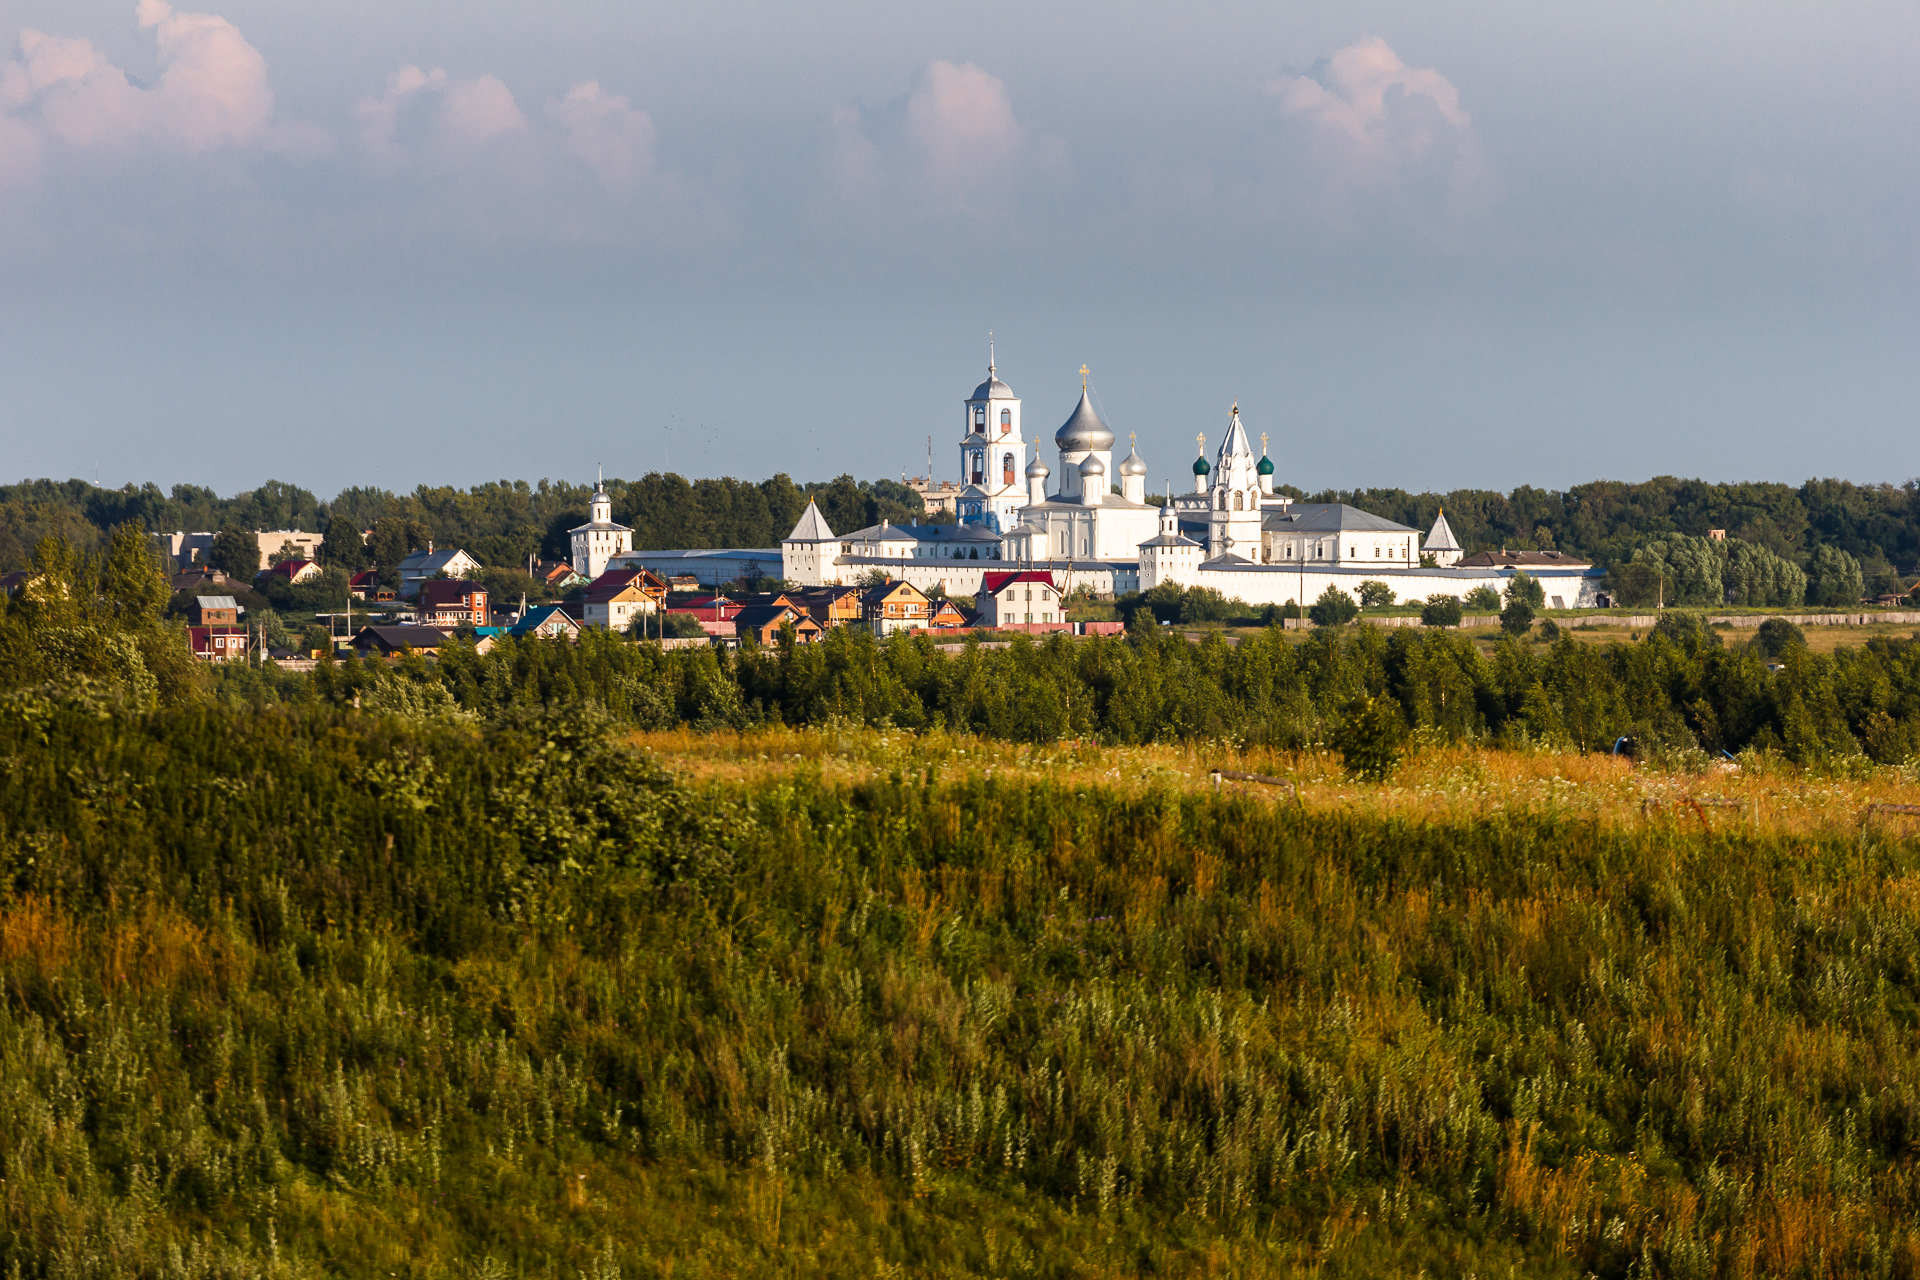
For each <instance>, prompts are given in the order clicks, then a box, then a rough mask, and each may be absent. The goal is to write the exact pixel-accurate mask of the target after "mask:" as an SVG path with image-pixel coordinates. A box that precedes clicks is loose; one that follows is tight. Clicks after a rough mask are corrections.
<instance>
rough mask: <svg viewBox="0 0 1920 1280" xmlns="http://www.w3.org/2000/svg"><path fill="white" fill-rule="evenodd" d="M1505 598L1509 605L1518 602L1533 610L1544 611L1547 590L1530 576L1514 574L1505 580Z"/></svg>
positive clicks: (1527, 574)
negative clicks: (1529, 606)
mask: <svg viewBox="0 0 1920 1280" xmlns="http://www.w3.org/2000/svg"><path fill="white" fill-rule="evenodd" d="M1506 598H1507V602H1508V603H1509V604H1511V603H1512V602H1513V601H1515V600H1519V601H1523V602H1525V603H1526V604H1528V605H1531V606H1532V607H1533V608H1535V609H1544V608H1545V607H1546V605H1547V589H1546V588H1545V587H1543V586H1541V585H1540V579H1538V578H1536V577H1534V576H1533V575H1532V574H1530V573H1516V574H1514V575H1513V577H1511V578H1509V579H1507V590H1506Z"/></svg>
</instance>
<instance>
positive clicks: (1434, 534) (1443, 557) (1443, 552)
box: [1420, 507, 1465, 569]
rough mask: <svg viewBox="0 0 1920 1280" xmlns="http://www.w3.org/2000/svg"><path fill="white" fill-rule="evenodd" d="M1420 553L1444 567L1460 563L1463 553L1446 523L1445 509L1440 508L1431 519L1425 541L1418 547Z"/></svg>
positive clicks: (1451, 528)
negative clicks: (1430, 525)
mask: <svg viewBox="0 0 1920 1280" xmlns="http://www.w3.org/2000/svg"><path fill="white" fill-rule="evenodd" d="M1420 554H1422V555H1428V556H1432V557H1433V562H1434V564H1436V565H1438V566H1439V567H1440V568H1442V569H1445V568H1448V567H1449V566H1451V565H1456V564H1458V563H1460V557H1461V556H1462V555H1464V554H1465V552H1464V551H1463V550H1462V549H1461V547H1460V543H1459V540H1458V539H1456V538H1455V537H1454V536H1453V526H1452V525H1450V524H1448V523H1447V509H1446V508H1445V507H1442V508H1440V514H1439V515H1437V516H1435V517H1434V519H1433V528H1431V529H1429V530H1428V531H1427V540H1426V543H1425V544H1424V545H1423V546H1422V547H1421V548H1420Z"/></svg>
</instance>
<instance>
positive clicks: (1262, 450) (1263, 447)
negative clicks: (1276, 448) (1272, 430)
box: [1260, 431, 1267, 453]
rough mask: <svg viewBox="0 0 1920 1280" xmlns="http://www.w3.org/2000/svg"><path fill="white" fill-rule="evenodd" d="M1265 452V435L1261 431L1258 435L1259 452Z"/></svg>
mask: <svg viewBox="0 0 1920 1280" xmlns="http://www.w3.org/2000/svg"><path fill="white" fill-rule="evenodd" d="M1266 451H1267V433H1266V432H1264V431H1262V432H1261V433H1260V452H1261V453H1265V452H1266Z"/></svg>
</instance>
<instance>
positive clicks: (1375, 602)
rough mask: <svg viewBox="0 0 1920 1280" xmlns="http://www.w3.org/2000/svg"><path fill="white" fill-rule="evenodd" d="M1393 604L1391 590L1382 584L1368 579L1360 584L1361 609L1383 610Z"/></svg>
mask: <svg viewBox="0 0 1920 1280" xmlns="http://www.w3.org/2000/svg"><path fill="white" fill-rule="evenodd" d="M1392 603H1393V588H1392V587H1390V586H1388V585H1387V584H1386V583H1384V582H1376V581H1374V580H1373V579H1371V578H1369V579H1368V580H1367V581H1365V582H1363V583H1361V584H1360V607H1361V608H1362V609H1385V608H1387V607H1388V606H1389V605H1391V604H1392Z"/></svg>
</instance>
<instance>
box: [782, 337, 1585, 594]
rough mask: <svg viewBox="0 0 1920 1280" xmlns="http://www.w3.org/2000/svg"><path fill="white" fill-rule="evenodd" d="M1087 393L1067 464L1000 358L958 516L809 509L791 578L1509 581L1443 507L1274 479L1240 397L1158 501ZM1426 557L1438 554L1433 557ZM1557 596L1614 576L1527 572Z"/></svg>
mask: <svg viewBox="0 0 1920 1280" xmlns="http://www.w3.org/2000/svg"><path fill="white" fill-rule="evenodd" d="M1080 373H1081V383H1080V399H1079V402H1078V403H1077V404H1076V405H1075V406H1074V407H1073V410H1072V411H1071V412H1070V413H1069V414H1068V415H1067V418H1066V421H1065V422H1063V423H1062V424H1061V425H1060V428H1059V429H1058V430H1057V431H1055V432H1054V437H1053V445H1054V458H1055V465H1054V466H1049V465H1048V463H1047V461H1046V460H1045V459H1044V458H1042V456H1041V450H1040V446H1039V444H1038V442H1037V441H1036V442H1035V443H1034V444H1033V445H1032V446H1031V447H1032V450H1033V453H1032V457H1031V459H1026V460H1024V463H1023V459H1025V451H1026V449H1027V448H1028V445H1027V444H1026V443H1025V438H1024V436H1023V435H1022V432H1021V421H1020V399H1019V397H1018V396H1016V395H1015V394H1014V393H1013V390H1012V388H1011V387H1009V386H1008V385H1007V384H1006V383H1005V382H1003V381H1002V380H1001V379H1000V376H999V371H998V369H997V367H996V365H995V362H994V361H993V360H992V358H991V357H989V359H988V363H987V380H986V381H985V382H982V383H981V384H980V385H979V386H978V387H976V388H975V389H974V392H973V394H972V395H971V396H969V397H968V398H967V399H966V400H965V401H963V402H962V403H963V406H964V409H965V413H966V421H965V431H964V433H963V435H962V437H961V440H960V469H961V481H962V484H963V486H964V487H963V489H962V491H961V493H960V495H959V499H958V502H957V504H956V512H957V523H956V524H952V525H914V526H900V525H892V526H889V525H885V524H882V525H878V526H875V527H873V528H869V529H860V530H856V531H854V532H851V533H844V534H836V533H834V532H833V530H832V529H831V528H829V527H828V526H827V523H826V521H825V520H824V519H823V518H822V517H821V515H820V512H819V509H818V508H817V507H815V506H814V505H813V504H812V503H808V505H807V510H806V512H805V514H803V515H802V516H801V518H800V521H799V523H798V524H797V525H795V527H794V530H793V532H792V533H791V534H790V535H788V537H787V539H786V540H785V542H784V543H783V544H782V546H781V552H780V554H781V565H782V571H783V574H784V576H785V577H787V578H788V579H789V580H790V581H792V582H794V583H795V584H797V585H800V586H819V585H829V584H847V583H851V582H853V581H854V580H855V579H857V578H858V577H860V576H861V575H862V574H865V573H867V572H869V571H870V570H873V569H880V570H883V571H885V572H887V573H888V574H889V575H891V576H893V577H896V578H899V579H902V580H904V581H908V582H911V583H913V584H914V585H915V586H917V587H919V588H921V589H922V590H930V589H933V588H935V587H938V588H939V589H941V590H944V591H945V592H946V593H947V594H948V595H951V596H966V595H973V594H975V593H977V592H978V591H979V590H980V587H981V584H982V581H983V579H984V576H985V574H987V573H993V572H1006V571H1008V570H1047V571H1050V572H1051V573H1052V574H1053V578H1054V581H1055V582H1057V583H1059V584H1060V585H1061V588H1062V589H1063V590H1065V591H1073V590H1077V589H1081V588H1087V589H1091V590H1092V591H1093V592H1094V593H1095V594H1097V595H1106V594H1119V593H1123V592H1127V591H1144V590H1150V589H1151V588H1153V587H1155V586H1159V585H1161V584H1162V583H1171V584H1174V585H1177V586H1181V587H1188V586H1204V587H1212V588H1215V589H1217V590H1219V591H1220V592H1221V593H1222V594H1224V595H1225V596H1227V597H1228V598H1229V599H1239V600H1243V601H1245V602H1246V603H1248V604H1251V605H1264V604H1276V605H1279V604H1299V605H1302V606H1304V605H1307V604H1311V603H1312V602H1313V601H1314V600H1316V599H1317V598H1319V596H1320V595H1321V594H1322V593H1323V592H1324V591H1325V590H1326V589H1327V588H1328V587H1329V586H1331V587H1336V588H1338V589H1339V590H1341V591H1344V592H1347V593H1348V594H1350V595H1354V596H1357V595H1358V594H1359V586H1360V584H1361V583H1362V582H1366V581H1379V582H1384V583H1386V584H1387V585H1388V586H1389V587H1390V588H1391V589H1392V590H1393V593H1394V597H1395V598H1396V599H1397V600H1424V599H1428V598H1430V597H1432V596H1436V595H1448V596H1455V597H1464V596H1466V595H1467V594H1468V593H1469V592H1471V591H1472V590H1473V589H1474V588H1476V587H1481V586H1491V587H1493V588H1494V589H1495V590H1503V589H1504V587H1505V585H1506V581H1507V580H1508V579H1509V578H1511V577H1512V576H1513V573H1514V569H1513V568H1511V567H1505V566H1497V565H1484V566H1472V567H1469V566H1468V565H1463V564H1460V561H1461V558H1462V554H1463V552H1462V549H1461V547H1460V544H1459V543H1458V541H1457V540H1456V539H1455V538H1454V536H1453V530H1452V528H1451V527H1450V526H1449V525H1448V524H1447V522H1446V516H1445V514H1444V513H1442V514H1441V515H1440V517H1439V518H1438V519H1437V520H1435V522H1434V526H1433V528H1432V530H1430V531H1429V533H1428V534H1427V536H1426V537H1425V538H1424V539H1423V538H1422V537H1421V535H1420V533H1419V531H1418V530H1416V529H1412V528H1409V527H1408V526H1406V525H1402V524H1396V523H1394V522H1393V521H1391V520H1387V519H1384V518H1382V517H1380V516H1376V515H1372V514H1369V513H1368V512H1365V511H1361V510H1359V509H1358V508H1355V507H1351V506H1347V505H1345V504H1340V503H1309V502H1297V501H1294V500H1292V499H1291V498H1289V497H1288V496H1286V495H1285V494H1281V493H1278V492H1276V491H1275V481H1274V462H1273V459H1272V458H1271V457H1270V456H1269V455H1268V453H1267V449H1266V440H1267V437H1266V436H1264V435H1263V436H1261V438H1260V439H1261V451H1260V454H1259V455H1258V456H1257V457H1256V456H1255V455H1254V452H1253V447H1252V442H1251V441H1250V440H1249V439H1248V436H1247V430H1246V427H1245V425H1244V424H1243V422H1242V421H1241V417H1240V407H1239V405H1238V404H1235V405H1234V406H1233V408H1232V409H1231V410H1230V411H1229V412H1228V415H1227V423H1226V426H1225V428H1224V430H1223V431H1222V433H1221V438H1220V443H1219V446H1218V447H1217V449H1216V450H1215V452H1214V454H1213V457H1212V459H1211V460H1209V458H1208V456H1207V452H1206V436H1205V435H1204V434H1202V435H1200V436H1198V437H1196V439H1197V442H1198V445H1199V448H1198V450H1197V453H1198V456H1197V457H1196V458H1195V459H1194V461H1193V465H1192V474H1193V487H1192V489H1191V490H1189V491H1188V492H1185V493H1174V492H1173V491H1172V486H1171V485H1169V486H1168V489H1167V493H1166V495H1165V498H1164V499H1162V500H1158V501H1153V502H1149V501H1148V498H1147V492H1146V480H1147V474H1148V468H1147V464H1146V462H1145V460H1144V459H1143V458H1142V457H1141V456H1140V452H1139V449H1138V446H1137V442H1136V441H1134V440H1133V439H1132V438H1130V439H1129V445H1130V447H1129V449H1128V452H1127V455H1126V457H1125V458H1123V459H1122V460H1121V461H1120V462H1119V463H1118V464H1117V465H1116V464H1115V463H1114V461H1113V454H1114V445H1115V443H1116V440H1115V436H1114V433H1113V431H1112V429H1111V428H1110V427H1109V426H1108V425H1107V423H1106V422H1105V420H1104V419H1102V417H1101V416H1100V413H1099V412H1098V410H1097V408H1096V407H1095V405H1094V403H1093V398H1092V394H1091V391H1090V389H1089V386H1088V382H1087V377H1086V373H1087V371H1086V369H1085V368H1084V367H1083V368H1082V369H1081V370H1080ZM1423 557H1424V563H1425V566H1426V567H1423ZM1529 572H1531V573H1532V574H1533V576H1534V577H1536V578H1538V579H1539V580H1540V582H1541V585H1542V586H1543V587H1544V589H1545V591H1546V595H1547V603H1548V605H1549V607H1552V608H1590V607H1593V605H1594V604H1595V595H1596V591H1597V589H1598V586H1599V582H1600V577H1601V574H1600V572H1599V571H1598V570H1596V569H1594V568H1592V567H1591V566H1587V565H1570V566H1567V567H1555V566H1543V567H1540V568H1538V569H1530V570H1529Z"/></svg>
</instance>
